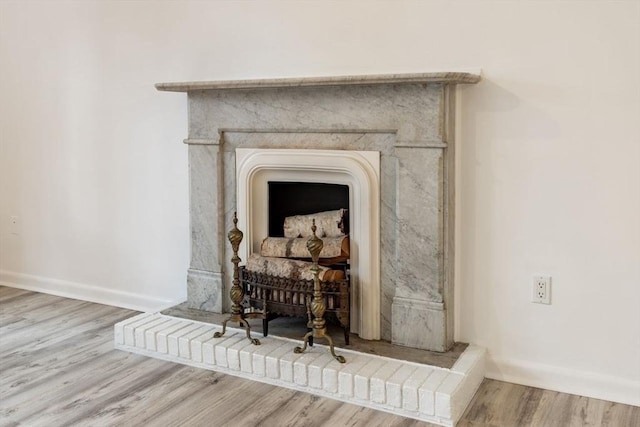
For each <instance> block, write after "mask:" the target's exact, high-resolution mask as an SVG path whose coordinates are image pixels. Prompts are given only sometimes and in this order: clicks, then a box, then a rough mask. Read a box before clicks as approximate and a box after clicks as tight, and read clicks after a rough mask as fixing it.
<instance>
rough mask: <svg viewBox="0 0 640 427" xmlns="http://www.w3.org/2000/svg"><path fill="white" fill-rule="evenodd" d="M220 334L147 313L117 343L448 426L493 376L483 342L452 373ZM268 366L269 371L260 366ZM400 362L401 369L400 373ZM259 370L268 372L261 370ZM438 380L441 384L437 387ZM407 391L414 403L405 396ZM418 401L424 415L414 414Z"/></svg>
mask: <svg viewBox="0 0 640 427" xmlns="http://www.w3.org/2000/svg"><path fill="white" fill-rule="evenodd" d="M219 330H220V326H218V325H213V324H210V323H204V322H199V321H194V320H188V319H182V318H175V317H171V316H166V315H163V314H160V313H142V314H138V315H136V316H133V317H131V318H129V319H126V320H124V321H121V322H118V323H116V324H115V325H114V346H115V348H116V349H118V350H123V351H128V352H131V353H135V354H139V355H143V356H147V357H152V358H156V359H161V360H165V361H170V362H174V363H180V364H183V365H188V366H193V367H197V368H202V369H207V370H211V371H216V372H221V373H225V374H229V375H233V376H237V377H241V378H245V379H249V380H253V381H259V382H263V383H267V384H271V385H274V386H279V387H285V388H289V389H293V390H299V391H304V392H307V393H311V394H315V395H318V396H323V397H328V398H331V399H336V400H340V401H343V402H346V403H352V404H355V405H359V406H364V407H368V408H372V409H376V410H380V411H384V412H389V413H392V414H396V415H400V416H404V417H409V418H413V419H417V420H422V421H428V422H431V423H435V424H439V425H442V426H455V423H456V421H457V420H459V419H460V417H461V416H462V414H463V413H464V411H465V409H466V407H467V406H468V404H469V403H470V402H471V399H472V398H473V396H474V394H475V392H476V391H477V390H478V388H479V387H480V383H481V382H482V380H483V378H484V374H485V358H486V350H485V349H484V348H482V347H478V346H475V345H470V346H469V347H468V348H467V349H466V350H465V351H464V352H463V353H462V355H461V356H460V357H459V359H458V360H457V361H456V363H455V364H454V366H453V367H452V368H451V369H446V368H440V367H435V366H429V365H424V364H419V363H415V362H408V361H402V360H398V359H392V358H388V357H384V356H377V355H370V354H365V353H358V352H355V351H352V350H346V349H342V348H341V349H338V353H339V354H343V355H344V356H345V357H346V358H347V363H346V364H340V363H338V362H336V361H335V360H334V359H333V358H331V356H330V355H329V354H328V351H327V348H326V346H323V345H316V346H314V348H313V349H312V350H310V351H308V352H306V353H304V354H295V353H294V352H293V348H294V347H295V346H296V345H297V344H299V341H297V340H292V339H287V338H280V337H271V336H270V337H260V340H261V341H262V345H260V346H254V345H251V344H250V343H249V341H248V340H247V339H246V337H245V334H244V331H243V330H240V329H235V328H227V334H226V335H225V336H224V337H222V338H218V339H216V338H212V337H213V332H214V331H219ZM268 346H272V347H273V348H272V349H271V351H270V352H269V353H267V354H264V355H260V354H258V352H259V351H260V349H269V348H270V347H268ZM288 347H290V350H289V349H288ZM205 352H206V353H205ZM270 355H272V356H270ZM205 359H208V360H205ZM267 359H269V360H267ZM350 361H351V364H350ZM314 362H317V363H315V364H314ZM372 364H379V366H378V367H377V369H375V370H373V371H372V372H367V371H371V369H366V367H367V366H368V367H369V368H371V365H372ZM261 365H262V366H263V367H264V371H262V369H256V367H260V366H261ZM396 365H397V366H398V367H397V368H396V369H393V368H394V367H396ZM269 366H271V370H270V368H269ZM385 367H386V368H391V372H390V373H388V374H385V375H387V376H386V377H384V375H382V376H381V374H380V372H384V371H385ZM405 367H409V368H405ZM413 368H415V370H413V371H411V373H410V375H405V376H406V377H407V378H406V379H405V380H404V381H403V382H402V383H401V385H398V382H399V381H397V380H392V378H393V374H394V373H396V372H398V371H399V370H401V369H408V370H411V369H413ZM257 370H259V371H261V373H262V374H263V375H262V376H260V375H259V374H258V373H255V372H254V371H257ZM420 370H422V373H421V371H420ZM427 370H428V372H427ZM425 374H426V376H425ZM356 377H357V378H356ZM416 377H419V378H421V377H424V378H421V380H420V383H419V384H418V383H416V384H413V383H409V381H410V380H411V379H412V378H416ZM432 378H433V379H434V381H432V382H433V384H431V383H430V379H432ZM372 380H373V382H372ZM394 381H395V382H394ZM405 388H407V398H408V400H407V399H405V395H404V393H405ZM363 396H366V397H363ZM389 402H394V405H398V403H399V405H400V407H397V406H394V405H392V404H391V403H389ZM414 404H415V405H416V408H417V409H416V410H411V409H406V407H407V406H411V405H414Z"/></svg>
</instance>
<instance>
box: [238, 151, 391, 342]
mask: <svg viewBox="0 0 640 427" xmlns="http://www.w3.org/2000/svg"><path fill="white" fill-rule="evenodd" d="M269 181H292V182H295V181H302V182H324V183H333V184H343V185H348V186H349V210H350V215H351V218H352V221H351V222H350V227H351V229H350V240H351V251H350V257H351V283H352V303H351V304H352V310H351V312H352V320H351V323H352V326H354V328H353V329H352V330H353V331H354V332H357V333H358V334H359V335H360V337H361V338H363V339H368V340H378V339H380V152H378V151H347V150H308V149H305V150H291V149H254V148H237V149H236V183H237V187H238V188H237V193H236V194H237V209H238V226H239V227H240V229H241V230H243V231H244V232H245V239H244V240H243V244H242V245H241V246H240V253H241V254H244V256H245V259H246V258H247V257H248V256H249V255H250V254H251V253H253V252H257V251H259V248H260V242H262V239H264V238H265V237H266V236H267V232H268V218H267V216H266V215H253V214H252V212H266V211H267V209H268V200H267V197H268V196H267V194H268V191H267V189H268V182H269ZM249 218H251V224H249V223H248V219H249ZM354 218H358V220H357V221H356V220H353V219H354ZM247 242H250V243H251V244H249V245H248V244H247Z"/></svg>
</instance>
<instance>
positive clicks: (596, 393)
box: [486, 357, 640, 406]
mask: <svg viewBox="0 0 640 427" xmlns="http://www.w3.org/2000/svg"><path fill="white" fill-rule="evenodd" d="M486 377H487V378H491V379H494V380H499V381H506V382H510V383H515V384H522V385H526V386H530V387H536V388H542V389H546V390H554V391H559V392H562V393H569V394H576V395H579V396H586V397H592V398H595V399H602V400H608V401H611V402H619V403H624V404H627V405H634V406H640V381H634V380H630V379H626V378H620V377H614V376H610V375H603V374H597V373H593V372H586V371H576V370H573V369H568V368H561V367H557V366H550V365H543V364H539V363H533V362H528V361H522V360H513V359H511V360H505V359H502V360H500V359H494V358H491V357H489V358H488V360H487V373H486Z"/></svg>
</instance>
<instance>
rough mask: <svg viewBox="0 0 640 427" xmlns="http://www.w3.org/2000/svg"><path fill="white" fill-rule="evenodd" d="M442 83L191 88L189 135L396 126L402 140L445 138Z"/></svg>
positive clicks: (409, 141)
mask: <svg viewBox="0 0 640 427" xmlns="http://www.w3.org/2000/svg"><path fill="white" fill-rule="evenodd" d="M442 94H443V90H442V85H439V84H435V85H433V87H432V86H429V88H428V89H425V88H424V86H422V85H390V86H343V87H321V88H314V87H312V88H308V87H303V88H295V89H273V90H263V89H262V90H244V91H237V92H236V91H230V92H227V91H207V92H193V93H190V94H189V138H194V139H195V138H197V139H200V138H211V136H212V135H217V134H218V132H219V131H220V130H221V129H224V128H246V129H298V130H301V131H303V130H305V129H325V130H334V131H337V132H340V131H341V130H343V129H361V130H368V129H395V130H396V132H397V134H398V135H397V139H398V141H400V142H405V141H406V142H408V143H413V144H420V143H421V142H423V143H429V142H434V141H437V142H442V141H443V135H442V127H441V123H440V120H441V115H440V112H441V105H442V103H443V102H442Z"/></svg>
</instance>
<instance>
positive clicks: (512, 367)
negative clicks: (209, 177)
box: [0, 1, 640, 405]
mask: <svg viewBox="0 0 640 427" xmlns="http://www.w3.org/2000/svg"><path fill="white" fill-rule="evenodd" d="M473 67H481V68H482V69H483V73H484V80H483V81H482V82H481V83H480V84H478V85H476V86H467V87H463V88H462V89H461V90H460V95H461V105H460V119H461V121H460V124H459V135H458V136H459V141H460V143H461V146H460V151H459V166H460V168H459V184H460V185H459V193H458V209H457V215H458V223H457V224H458V229H459V234H458V275H457V296H458V307H457V308H458V310H457V312H458V314H457V316H458V324H457V338H458V339H460V340H463V341H470V342H474V343H476V344H480V345H483V346H486V347H487V348H488V349H489V351H490V354H491V363H490V366H489V370H490V376H491V377H493V378H499V379H506V380H510V381H514V382H521V383H526V384H531V385H536V386H540V387H545V388H551V389H557V390H562V391H568V392H573V393H577V394H583V395H589V396H596V397H601V398H605V399H610V400H617V401H622V402H628V403H635V404H636V405H638V404H640V310H639V309H638V308H639V306H640V221H639V219H638V218H640V172H639V170H640V169H639V167H638V162H639V160H640V131H639V126H638V122H639V120H638V117H640V77H639V76H640V3H638V2H632V1H629V2H608V1H583V2H533V1H532V2H504V1H483V2H477V1H469V2H464V1H457V2H406V1H397V2H368V1H366V2H355V1H346V2H330V1H325V2H297V1H291V2H274V1H261V2H146V1H145V2H107V1H103V2H52V1H50V2H41V3H35V2H26V1H20V2H13V1H3V2H0V108H1V110H0V125H1V126H0V130H1V134H0V136H1V138H2V141H1V157H0V202H1V205H0V215H1V228H0V230H1V231H2V234H1V239H2V240H1V246H0V249H1V253H0V255H1V256H0V280H1V281H2V282H3V283H5V284H7V283H9V284H13V285H17V286H23V287H31V288H34V289H45V290H48V291H49V292H57V293H61V294H67V295H75V296H79V297H81V298H86V299H93V300H99V301H106V302H110V303H113V304H119V305H125V306H131V307H141V308H152V307H157V306H159V305H163V304H169V303H171V302H173V301H179V300H181V299H182V298H184V296H185V293H186V291H185V288H186V286H185V272H186V268H187V265H188V255H189V254H188V252H189V246H188V238H189V236H188V183H187V157H186V151H187V149H186V147H185V146H183V145H182V144H181V140H182V139H183V138H184V137H186V136H187V135H186V120H187V119H186V96H185V95H184V94H170V93H160V92H156V91H155V90H154V88H153V84H154V83H156V82H164V81H187V80H215V79H240V78H254V77H255V78H262V77H265V78H266V77H287V76H296V77H297V76H320V75H344V74H377V73H395V72H398V73H403V72H422V71H432V70H449V69H450V70H458V69H467V68H473ZM12 215H16V216H19V220H20V224H19V227H18V228H19V230H18V232H19V234H18V235H15V234H10V233H9V231H10V226H9V217H10V216H12ZM535 274H548V275H552V276H553V293H552V302H553V303H552V305H550V306H543V305H537V304H532V303H531V302H529V299H530V293H531V291H530V290H531V281H532V276H533V275H535ZM150 297H152V298H150Z"/></svg>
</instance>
